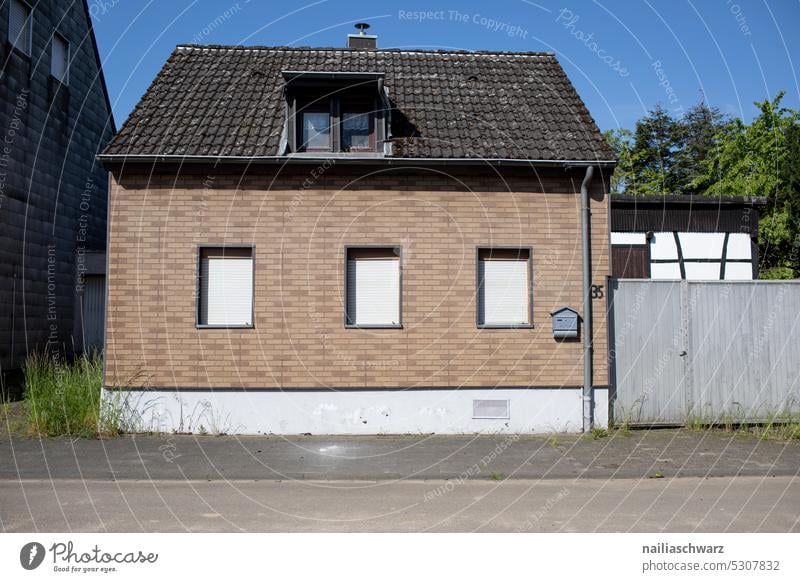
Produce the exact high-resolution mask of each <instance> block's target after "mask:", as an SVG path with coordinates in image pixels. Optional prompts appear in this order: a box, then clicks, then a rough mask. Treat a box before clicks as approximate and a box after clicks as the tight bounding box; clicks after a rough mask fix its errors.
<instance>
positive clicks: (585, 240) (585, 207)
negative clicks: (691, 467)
mask: <svg viewBox="0 0 800 582" xmlns="http://www.w3.org/2000/svg"><path fill="white" fill-rule="evenodd" d="M593 174H594V168H593V167H592V166H588V167H587V168H586V175H585V176H584V178H583V183H582V184H581V242H582V247H583V248H582V249H581V251H582V258H583V432H588V431H590V430H592V413H593V412H594V411H593V406H592V404H593V398H592V335H593V332H594V328H593V326H592V293H591V289H592V263H591V261H592V259H591V252H590V248H591V247H590V242H591V237H590V236H589V230H590V224H591V222H590V221H591V211H590V209H589V183H590V182H591V181H592V175H593Z"/></svg>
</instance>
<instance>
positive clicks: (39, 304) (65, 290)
mask: <svg viewBox="0 0 800 582" xmlns="http://www.w3.org/2000/svg"><path fill="white" fill-rule="evenodd" d="M8 9H9V7H8V2H4V3H2V5H0V60H1V61H2V63H3V65H2V73H0V78H1V80H2V82H0V156H2V159H1V160H0V172H2V173H4V175H0V185H2V186H1V187H2V192H0V368H2V370H9V369H13V368H16V367H18V366H19V365H20V364H21V363H23V362H24V359H25V357H26V355H27V354H28V353H30V352H33V351H36V350H42V349H44V348H45V345H46V344H47V342H48V340H53V342H54V343H53V345H54V346H58V349H59V350H60V351H61V353H69V352H70V350H71V346H72V332H73V321H74V313H73V312H74V303H75V287H76V282H77V270H78V267H77V264H76V263H77V261H76V251H77V250H78V249H79V248H81V247H83V248H85V249H103V248H105V244H106V242H105V239H106V208H107V177H106V173H105V171H104V170H103V168H102V167H101V166H100V165H99V164H98V163H97V162H96V161H95V159H94V157H95V155H96V154H97V153H98V152H99V151H101V150H102V149H103V148H104V147H105V145H106V144H107V143H108V141H109V140H110V138H111V137H112V135H113V126H112V123H111V120H110V112H109V109H108V106H107V101H106V98H105V94H104V88H103V86H102V77H101V76H100V75H99V71H98V67H97V62H96V58H95V52H94V50H95V49H94V45H93V39H92V36H91V35H90V34H89V27H88V22H87V14H86V9H85V5H84V4H83V3H82V2H73V1H72V0H47V1H40V2H38V3H37V4H36V7H35V8H34V16H33V18H34V20H33V50H32V54H31V56H30V57H27V56H25V55H23V54H21V53H19V52H18V51H16V49H12V48H11V46H10V44H9V43H8ZM54 30H58V32H59V33H60V34H61V35H62V36H64V37H65V38H66V39H67V40H68V42H69V44H70V51H71V57H72V62H71V65H70V71H69V85H68V86H67V87H62V86H61V85H60V84H59V83H58V82H57V81H55V79H53V78H52V77H50V40H51V35H52V34H53V31H54ZM82 202H84V203H85V204H83V206H82ZM82 225H83V228H82ZM84 231H85V236H84V234H83V233H84ZM64 346H66V349H65V348H64ZM51 347H53V346H51Z"/></svg>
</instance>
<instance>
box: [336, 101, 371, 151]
mask: <svg viewBox="0 0 800 582" xmlns="http://www.w3.org/2000/svg"><path fill="white" fill-rule="evenodd" d="M374 149H375V132H374V130H373V120H372V113H370V112H369V111H344V112H342V151H345V152H349V151H353V150H366V151H371V150H374Z"/></svg>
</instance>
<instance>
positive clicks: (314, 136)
mask: <svg viewBox="0 0 800 582" xmlns="http://www.w3.org/2000/svg"><path fill="white" fill-rule="evenodd" d="M296 106H297V118H296V120H295V123H296V126H297V128H296V131H295V136H296V142H295V143H296V145H297V147H296V151H298V152H374V151H376V144H377V143H378V140H377V139H376V131H375V127H376V123H375V118H376V111H375V108H376V101H375V100H374V99H363V98H357V97H347V96H345V97H339V96H334V97H327V96H321V97H314V96H313V94H306V95H304V96H303V98H302V99H299V100H298V103H297V105H296ZM292 147H293V149H294V146H292Z"/></svg>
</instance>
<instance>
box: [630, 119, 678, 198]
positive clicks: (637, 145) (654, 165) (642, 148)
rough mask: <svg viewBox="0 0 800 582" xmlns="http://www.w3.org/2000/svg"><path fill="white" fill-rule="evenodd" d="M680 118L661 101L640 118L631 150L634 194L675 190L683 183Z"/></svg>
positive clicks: (632, 189) (631, 191)
mask: <svg viewBox="0 0 800 582" xmlns="http://www.w3.org/2000/svg"><path fill="white" fill-rule="evenodd" d="M680 149H681V132H680V131H679V124H678V122H677V121H676V120H675V119H673V118H672V116H671V115H670V114H669V112H668V111H667V110H666V109H664V108H663V107H662V106H661V105H656V107H655V108H654V109H653V110H651V111H649V112H648V113H647V115H645V116H644V117H643V118H641V119H640V120H639V121H637V122H636V128H635V129H634V132H633V150H632V153H631V165H632V172H631V173H632V175H631V181H630V183H629V184H628V187H627V191H628V192H629V193H631V194H675V193H677V191H676V186H678V185H679V183H680V181H681V180H680V166H679V165H678V152H679V151H680Z"/></svg>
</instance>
